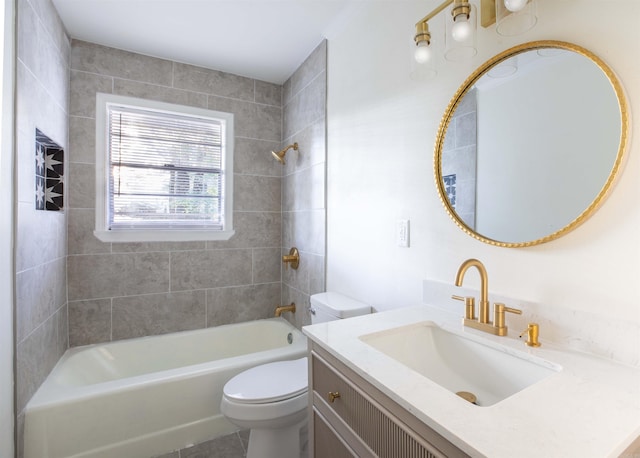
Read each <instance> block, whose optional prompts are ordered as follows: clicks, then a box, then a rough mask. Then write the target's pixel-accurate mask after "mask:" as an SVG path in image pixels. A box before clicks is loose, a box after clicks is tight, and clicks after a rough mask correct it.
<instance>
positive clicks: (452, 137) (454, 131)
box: [442, 89, 478, 229]
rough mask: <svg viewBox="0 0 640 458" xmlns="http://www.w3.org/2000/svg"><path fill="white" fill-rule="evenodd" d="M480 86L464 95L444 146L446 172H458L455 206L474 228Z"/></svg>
mask: <svg viewBox="0 0 640 458" xmlns="http://www.w3.org/2000/svg"><path fill="white" fill-rule="evenodd" d="M476 91H477V89H473V90H471V91H469V92H468V93H467V95H465V96H464V98H463V99H462V101H461V102H460V105H458V108H456V111H455V113H454V114H453V116H452V117H451V122H450V123H449V129H448V131H447V136H446V137H445V142H444V146H443V148H442V163H443V165H442V175H443V176H447V175H452V174H455V178H456V184H455V205H454V209H455V211H456V213H457V214H458V216H459V217H460V219H462V220H463V221H464V222H465V224H466V225H467V226H469V227H470V228H472V229H473V228H475V227H476V175H477V174H476V163H477V156H478V154H477V149H478V148H477V143H478V141H477V112H478V108H477V107H478V102H477V92H476Z"/></svg>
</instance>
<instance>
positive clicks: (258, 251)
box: [253, 248, 282, 283]
mask: <svg viewBox="0 0 640 458" xmlns="http://www.w3.org/2000/svg"><path fill="white" fill-rule="evenodd" d="M281 270H282V258H281V255H280V249H278V248H255V249H254V250H253V283H273V282H279V281H280V278H281Z"/></svg>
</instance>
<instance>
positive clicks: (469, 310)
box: [451, 294, 476, 320]
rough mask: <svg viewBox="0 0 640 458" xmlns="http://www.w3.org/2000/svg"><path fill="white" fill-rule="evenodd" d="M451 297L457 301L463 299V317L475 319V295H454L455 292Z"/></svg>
mask: <svg viewBox="0 0 640 458" xmlns="http://www.w3.org/2000/svg"><path fill="white" fill-rule="evenodd" d="M451 299H455V300H457V301H463V302H464V317H465V318H466V319H467V320H475V319H476V317H475V314H476V312H475V307H476V299H475V297H471V296H466V297H463V296H456V295H455V294H454V295H453V296H451Z"/></svg>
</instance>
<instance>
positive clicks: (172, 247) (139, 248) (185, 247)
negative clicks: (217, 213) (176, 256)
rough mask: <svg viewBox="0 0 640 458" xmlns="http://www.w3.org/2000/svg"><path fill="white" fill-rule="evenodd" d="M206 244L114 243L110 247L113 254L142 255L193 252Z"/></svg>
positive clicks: (195, 242) (200, 242)
mask: <svg viewBox="0 0 640 458" xmlns="http://www.w3.org/2000/svg"><path fill="white" fill-rule="evenodd" d="M205 247H206V242H204V241H194V242H136V243H134V242H131V243H114V244H113V245H112V247H111V251H112V252H113V253H143V252H145V251H193V250H204V249H205Z"/></svg>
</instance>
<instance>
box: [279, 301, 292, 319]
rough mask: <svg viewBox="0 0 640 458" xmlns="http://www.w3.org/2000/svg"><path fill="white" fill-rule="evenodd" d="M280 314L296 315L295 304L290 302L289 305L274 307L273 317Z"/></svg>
mask: <svg viewBox="0 0 640 458" xmlns="http://www.w3.org/2000/svg"><path fill="white" fill-rule="evenodd" d="M282 312H291V313H296V304H295V302H292V303H291V304H289V305H279V306H277V307H276V313H275V316H280V315H282Z"/></svg>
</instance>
